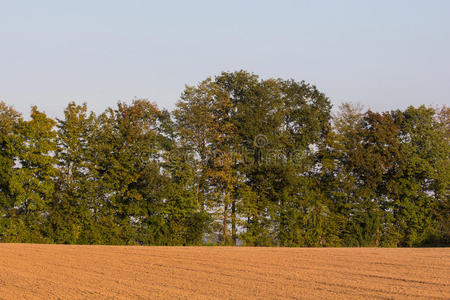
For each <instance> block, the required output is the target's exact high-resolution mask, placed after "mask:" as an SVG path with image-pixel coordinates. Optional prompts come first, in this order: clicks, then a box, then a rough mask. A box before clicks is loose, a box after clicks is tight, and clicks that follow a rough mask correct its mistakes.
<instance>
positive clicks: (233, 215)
mask: <svg viewBox="0 0 450 300" xmlns="http://www.w3.org/2000/svg"><path fill="white" fill-rule="evenodd" d="M231 240H232V241H231V242H232V243H233V246H236V241H237V234H236V200H233V202H232V204H231Z"/></svg>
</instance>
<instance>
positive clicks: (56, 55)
mask: <svg viewBox="0 0 450 300" xmlns="http://www.w3.org/2000/svg"><path fill="white" fill-rule="evenodd" d="M239 69H246V70H248V71H251V72H254V73H256V74H259V75H261V76H262V77H264V78H267V77H281V78H294V79H296V80H299V81H300V80H305V81H307V82H310V83H313V84H315V85H317V86H318V88H319V89H320V90H322V91H323V92H325V93H326V94H327V95H328V96H329V97H330V99H331V101H332V103H333V104H335V105H337V104H339V103H341V102H343V101H351V102H360V103H361V104H363V105H364V106H366V107H369V108H372V109H374V110H386V109H393V108H404V107H406V106H407V105H409V104H412V105H419V104H428V105H432V104H434V105H442V104H446V103H447V104H449V103H450V97H449V95H450V1H425V0H422V1H373V0H371V1H363V0H360V1H313V0H311V1H261V0H260V1H211V0H210V1H206V0H205V1H193V0H191V1H131V0H130V1H112V0H109V1H95V0H91V1H80V0H78V1H75V0H74V1H20V0H14V1H5V0H0V100H3V101H5V102H7V103H8V104H12V105H14V106H15V107H16V108H17V109H18V110H20V111H22V112H24V113H26V114H28V112H29V108H30V106H31V105H33V104H36V105H38V106H39V107H40V108H41V109H43V110H44V111H46V112H47V113H49V114H50V115H51V116H59V115H61V114H62V111H63V108H64V107H65V106H66V104H67V103H68V102H69V101H71V100H74V101H77V102H83V101H86V102H88V104H89V107H90V108H91V109H93V110H95V111H97V112H100V111H103V110H104V109H105V108H106V107H107V106H112V105H115V103H116V102H117V101H118V100H124V101H130V100H132V99H133V98H134V97H137V98H149V99H150V100H152V101H155V102H156V103H158V104H159V105H160V106H162V107H166V108H169V109H170V108H173V106H174V103H175V102H176V101H177V99H178V98H179V96H180V94H181V92H182V90H183V89H184V85H185V84H189V85H192V84H195V83H197V82H198V81H200V80H202V79H204V78H206V77H208V76H213V75H216V74H218V73H220V72H221V71H223V70H226V71H234V70H239Z"/></svg>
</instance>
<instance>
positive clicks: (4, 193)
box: [0, 102, 23, 241]
mask: <svg viewBox="0 0 450 300" xmlns="http://www.w3.org/2000/svg"><path fill="white" fill-rule="evenodd" d="M22 124H23V120H22V118H21V115H20V114H19V113H18V112H17V111H15V110H14V109H13V108H12V107H10V106H7V105H6V104H5V103H4V102H0V241H8V240H12V241H13V240H14V238H15V237H16V236H17V235H18V233H17V231H16V230H17V229H16V226H15V225H14V223H13V222H12V219H11V217H12V214H13V211H14V198H13V197H12V191H11V179H12V176H13V172H14V167H15V165H16V159H17V156H18V150H19V148H20V147H21V144H20V142H19V131H20V127H21V125H22Z"/></svg>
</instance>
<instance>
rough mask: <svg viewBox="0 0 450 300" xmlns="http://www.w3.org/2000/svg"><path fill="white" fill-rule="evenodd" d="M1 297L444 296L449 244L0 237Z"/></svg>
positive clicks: (449, 277) (448, 288) (448, 290)
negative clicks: (155, 242)
mask: <svg viewBox="0 0 450 300" xmlns="http://www.w3.org/2000/svg"><path fill="white" fill-rule="evenodd" d="M0 298H1V299H17V298H22V299H23V298H26V299H33V298H38V299H55V298H60V299H61V298H62V299H86V298H92V299H98V298H109V299H111V298H123V299H125V298H126V299H136V298H141V299H155V298H164V299H167V298H189V299H198V298H207V299H212V298H218V299H227V298H234V299H245V298H258V299H262V298H270V299H274V298H297V299H298V298H301V299H317V298H326V299H330V298H340V299H343V298H344V299H349V298H365V299H367V298H371V299H374V298H383V299H393V298H394V299H397V298H435V299H449V298H450V249H442V248H440V249H439V248H430V249H378V248H352V249H351V248H321V249H319V248H232V247H120V246H67V245H33V244H0Z"/></svg>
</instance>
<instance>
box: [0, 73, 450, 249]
mask: <svg viewBox="0 0 450 300" xmlns="http://www.w3.org/2000/svg"><path fill="white" fill-rule="evenodd" d="M449 133H450V110H449V108H447V107H442V108H439V109H433V108H427V107H424V106H421V107H418V108H414V107H409V108H407V109H406V110H404V111H401V110H395V111H389V112H382V113H379V112H372V111H365V112H364V111H363V110H362V109H360V108H359V107H358V106H354V105H348V104H347V105H343V106H342V107H341V108H340V110H339V112H338V113H337V114H336V115H334V116H332V114H331V105H330V102H329V100H328V98H327V97H326V96H325V95H324V94H323V93H321V92H319V91H318V90H317V89H316V87H314V86H311V85H309V84H306V83H304V82H296V81H293V80H281V79H267V80H262V79H260V78H259V77H258V76H256V75H254V74H250V73H247V72H245V71H239V72H233V73H222V74H221V75H219V76H217V77H215V78H213V79H211V78H208V79H206V80H204V81H202V82H200V83H199V84H198V85H197V86H189V87H186V89H185V91H184V93H183V94H182V96H181V99H180V101H179V102H178V103H177V106H176V109H175V110H174V111H172V112H168V111H166V110H161V109H159V108H158V107H157V106H156V105H155V104H153V103H151V102H149V101H147V100H135V101H133V102H132V104H126V103H123V102H119V103H118V104H117V107H115V108H108V109H107V110H106V111H105V112H104V113H102V114H100V115H96V114H94V113H92V112H88V110H87V107H86V104H83V105H77V104H75V103H70V104H69V105H68V106H67V108H66V110H65V112H64V118H62V119H57V120H53V119H51V118H49V117H48V116H46V115H45V114H44V113H43V112H41V111H39V110H38V109H37V108H36V107H33V108H32V112H31V116H30V118H29V119H23V118H22V116H21V115H20V114H19V113H17V112H16V111H15V110H14V109H13V108H12V107H10V106H7V105H6V104H4V103H0V241H1V242H40V243H41V242H44V243H77V244H145V245H198V244H223V245H236V244H244V245H254V246H273V245H277V246H389V247H391V246H393V247H396V246H419V245H449V244H450V223H449V220H450V205H449V182H450V160H449V154H450V144H449Z"/></svg>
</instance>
